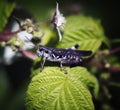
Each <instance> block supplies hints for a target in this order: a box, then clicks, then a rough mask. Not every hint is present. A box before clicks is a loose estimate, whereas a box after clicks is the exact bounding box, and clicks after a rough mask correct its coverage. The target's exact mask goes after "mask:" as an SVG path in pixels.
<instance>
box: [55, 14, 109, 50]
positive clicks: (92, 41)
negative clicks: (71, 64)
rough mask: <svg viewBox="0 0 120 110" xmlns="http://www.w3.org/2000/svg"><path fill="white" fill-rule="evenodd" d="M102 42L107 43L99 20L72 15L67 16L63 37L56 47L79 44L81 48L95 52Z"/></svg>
mask: <svg viewBox="0 0 120 110" xmlns="http://www.w3.org/2000/svg"><path fill="white" fill-rule="evenodd" d="M102 42H105V43H106V44H109V42H108V40H107V38H106V37H105V35H104V32H103V28H102V26H101V23H100V20H96V19H93V18H92V17H87V16H84V15H74V16H69V17H68V18H67V24H66V26H65V29H64V34H63V39H62V41H61V42H59V44H58V45H57V47H60V48H69V47H72V46H74V45H75V44H79V45H80V47H79V49H81V50H92V51H93V52H96V51H97V50H98V49H99V47H100V46H101V44H102Z"/></svg>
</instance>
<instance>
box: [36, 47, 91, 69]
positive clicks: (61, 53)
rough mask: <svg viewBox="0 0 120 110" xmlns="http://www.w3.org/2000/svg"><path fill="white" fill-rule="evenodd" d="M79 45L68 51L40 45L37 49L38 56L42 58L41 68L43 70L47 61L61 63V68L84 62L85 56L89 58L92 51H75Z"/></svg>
mask: <svg viewBox="0 0 120 110" xmlns="http://www.w3.org/2000/svg"><path fill="white" fill-rule="evenodd" d="M76 48H78V45H75V46H74V47H72V48H67V49H58V48H50V47H45V46H41V45H39V46H38V47H37V55H38V56H39V57H41V68H42V70H43V68H44V64H45V61H46V60H47V61H51V62H59V63H60V68H62V65H63V64H68V65H70V64H77V63H80V62H81V61H82V60H83V58H82V57H83V56H89V55H91V54H92V51H89V50H88V51H87V50H75V49H76Z"/></svg>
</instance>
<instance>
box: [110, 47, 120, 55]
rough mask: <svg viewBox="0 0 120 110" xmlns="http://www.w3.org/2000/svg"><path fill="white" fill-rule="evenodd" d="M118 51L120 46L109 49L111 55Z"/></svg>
mask: <svg viewBox="0 0 120 110" xmlns="http://www.w3.org/2000/svg"><path fill="white" fill-rule="evenodd" d="M117 52H120V47H118V48H115V49H113V50H110V51H109V55H111V54H115V53H117Z"/></svg>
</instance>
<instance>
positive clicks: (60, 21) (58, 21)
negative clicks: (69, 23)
mask: <svg viewBox="0 0 120 110" xmlns="http://www.w3.org/2000/svg"><path fill="white" fill-rule="evenodd" d="M53 19H54V21H53V22H54V24H55V26H56V29H57V31H58V35H59V41H61V40H62V35H61V32H60V29H63V28H64V26H65V24H66V19H65V17H64V16H63V14H61V13H60V11H59V5H58V3H56V10H55V15H54V18H53Z"/></svg>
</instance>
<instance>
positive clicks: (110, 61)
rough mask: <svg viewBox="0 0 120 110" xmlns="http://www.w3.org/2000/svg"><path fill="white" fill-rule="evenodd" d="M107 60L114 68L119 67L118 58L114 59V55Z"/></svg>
mask: <svg viewBox="0 0 120 110" xmlns="http://www.w3.org/2000/svg"><path fill="white" fill-rule="evenodd" d="M107 58H108V62H109V64H110V65H112V66H115V67H120V62H119V58H118V57H116V56H115V55H111V56H108V57H107Z"/></svg>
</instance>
